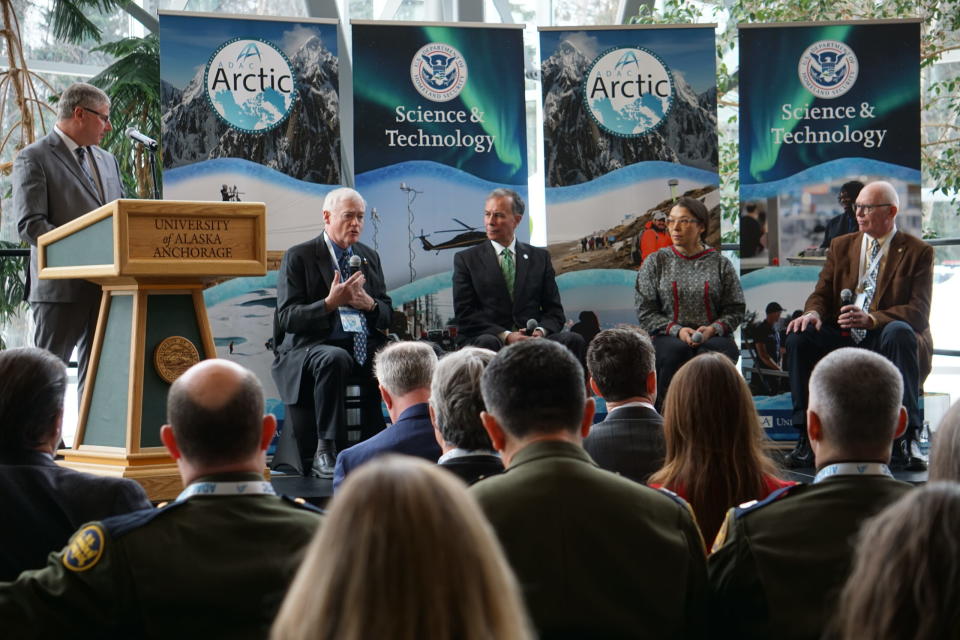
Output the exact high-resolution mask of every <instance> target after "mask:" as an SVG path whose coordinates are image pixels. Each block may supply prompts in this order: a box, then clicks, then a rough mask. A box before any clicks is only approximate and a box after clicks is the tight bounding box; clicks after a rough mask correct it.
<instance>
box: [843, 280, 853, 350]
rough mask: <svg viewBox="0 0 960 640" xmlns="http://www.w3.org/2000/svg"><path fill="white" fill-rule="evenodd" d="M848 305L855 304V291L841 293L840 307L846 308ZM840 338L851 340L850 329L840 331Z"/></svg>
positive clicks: (847, 290)
mask: <svg viewBox="0 0 960 640" xmlns="http://www.w3.org/2000/svg"><path fill="white" fill-rule="evenodd" d="M848 304H853V291H850V289H844V290H843V291H841V292H840V306H841V307H845V306H847V305H848ZM840 337H841V338H849V337H850V329H843V328H841V329H840Z"/></svg>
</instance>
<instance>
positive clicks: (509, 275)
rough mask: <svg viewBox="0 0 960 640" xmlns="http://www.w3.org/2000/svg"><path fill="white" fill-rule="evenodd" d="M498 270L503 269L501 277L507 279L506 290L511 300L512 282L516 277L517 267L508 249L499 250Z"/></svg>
mask: <svg viewBox="0 0 960 640" xmlns="http://www.w3.org/2000/svg"><path fill="white" fill-rule="evenodd" d="M500 270H501V271H503V279H504V280H506V281H507V292H508V293H509V294H510V299H511V300H513V283H514V281H515V280H516V279H517V267H516V265H515V264H514V263H513V253H511V252H510V249H504V250H503V251H501V252H500Z"/></svg>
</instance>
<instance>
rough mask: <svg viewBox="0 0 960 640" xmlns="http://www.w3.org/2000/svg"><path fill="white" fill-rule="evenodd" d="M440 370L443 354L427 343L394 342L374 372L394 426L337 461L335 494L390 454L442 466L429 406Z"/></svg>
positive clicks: (376, 363) (381, 355)
mask: <svg viewBox="0 0 960 640" xmlns="http://www.w3.org/2000/svg"><path fill="white" fill-rule="evenodd" d="M436 367H437V354H436V352H435V351H434V350H433V347H431V346H430V345H429V344H428V343H426V342H394V343H391V344H389V345H387V346H386V347H384V349H383V350H382V351H381V352H380V353H378V354H377V356H376V360H375V361H374V370H375V372H376V376H377V380H379V381H380V395H381V396H383V402H384V404H386V405H387V413H389V414H390V422H391V423H392V424H390V425H389V426H388V427H387V428H386V429H384V430H383V431H381V432H380V433H378V434H377V435H375V436H373V437H372V438H369V439H368V440H364V441H363V442H361V443H359V444H355V445H353V446H352V447H350V448H349V449H344V450H343V451H342V452H341V453H340V455H339V456H337V466H336V469H335V470H334V474H333V490H334V491H336V490H337V489H338V488H339V487H340V483H342V482H343V481H344V479H345V478H346V476H347V474H348V473H350V472H351V471H353V470H354V469H356V468H357V467H359V466H360V465H362V464H364V463H365V462H367V461H368V460H372V459H373V458H375V457H377V456H379V455H382V454H384V453H405V454H407V455H411V456H418V457H420V458H425V459H426V460H429V461H430V462H436V461H437V458H439V457H440V447H439V446H438V445H437V441H436V438H434V436H433V426H432V425H431V424H430V411H429V409H428V405H427V401H428V400H429V399H430V381H431V380H432V379H433V371H434V369H436Z"/></svg>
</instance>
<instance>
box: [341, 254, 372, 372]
mask: <svg viewBox="0 0 960 640" xmlns="http://www.w3.org/2000/svg"><path fill="white" fill-rule="evenodd" d="M352 255H353V251H352V250H348V251H344V252H343V253H341V254H340V263H339V267H340V280H341V282H342V281H344V280H346V279H347V278H349V277H350V256H352ZM358 314H359V315H360V327H361V331H358V332H356V333H354V334H353V357H354V358H356V360H357V362H359V363H360V364H361V365H362V364H363V363H364V362H366V361H367V316H366V315H365V314H364V313H363V311H358Z"/></svg>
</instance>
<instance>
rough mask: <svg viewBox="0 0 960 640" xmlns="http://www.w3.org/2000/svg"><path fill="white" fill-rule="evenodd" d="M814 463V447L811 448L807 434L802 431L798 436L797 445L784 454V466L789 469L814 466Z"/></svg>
mask: <svg viewBox="0 0 960 640" xmlns="http://www.w3.org/2000/svg"><path fill="white" fill-rule="evenodd" d="M814 463H815V460H814V457H813V449H811V448H810V441H809V440H807V434H806V433H801V434H800V436H799V437H798V438H797V446H795V447H794V448H793V451H791V452H790V453H788V454H787V455H785V456H783V466H784V467H786V468H787V469H807V468H811V467H813V466H814Z"/></svg>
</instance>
